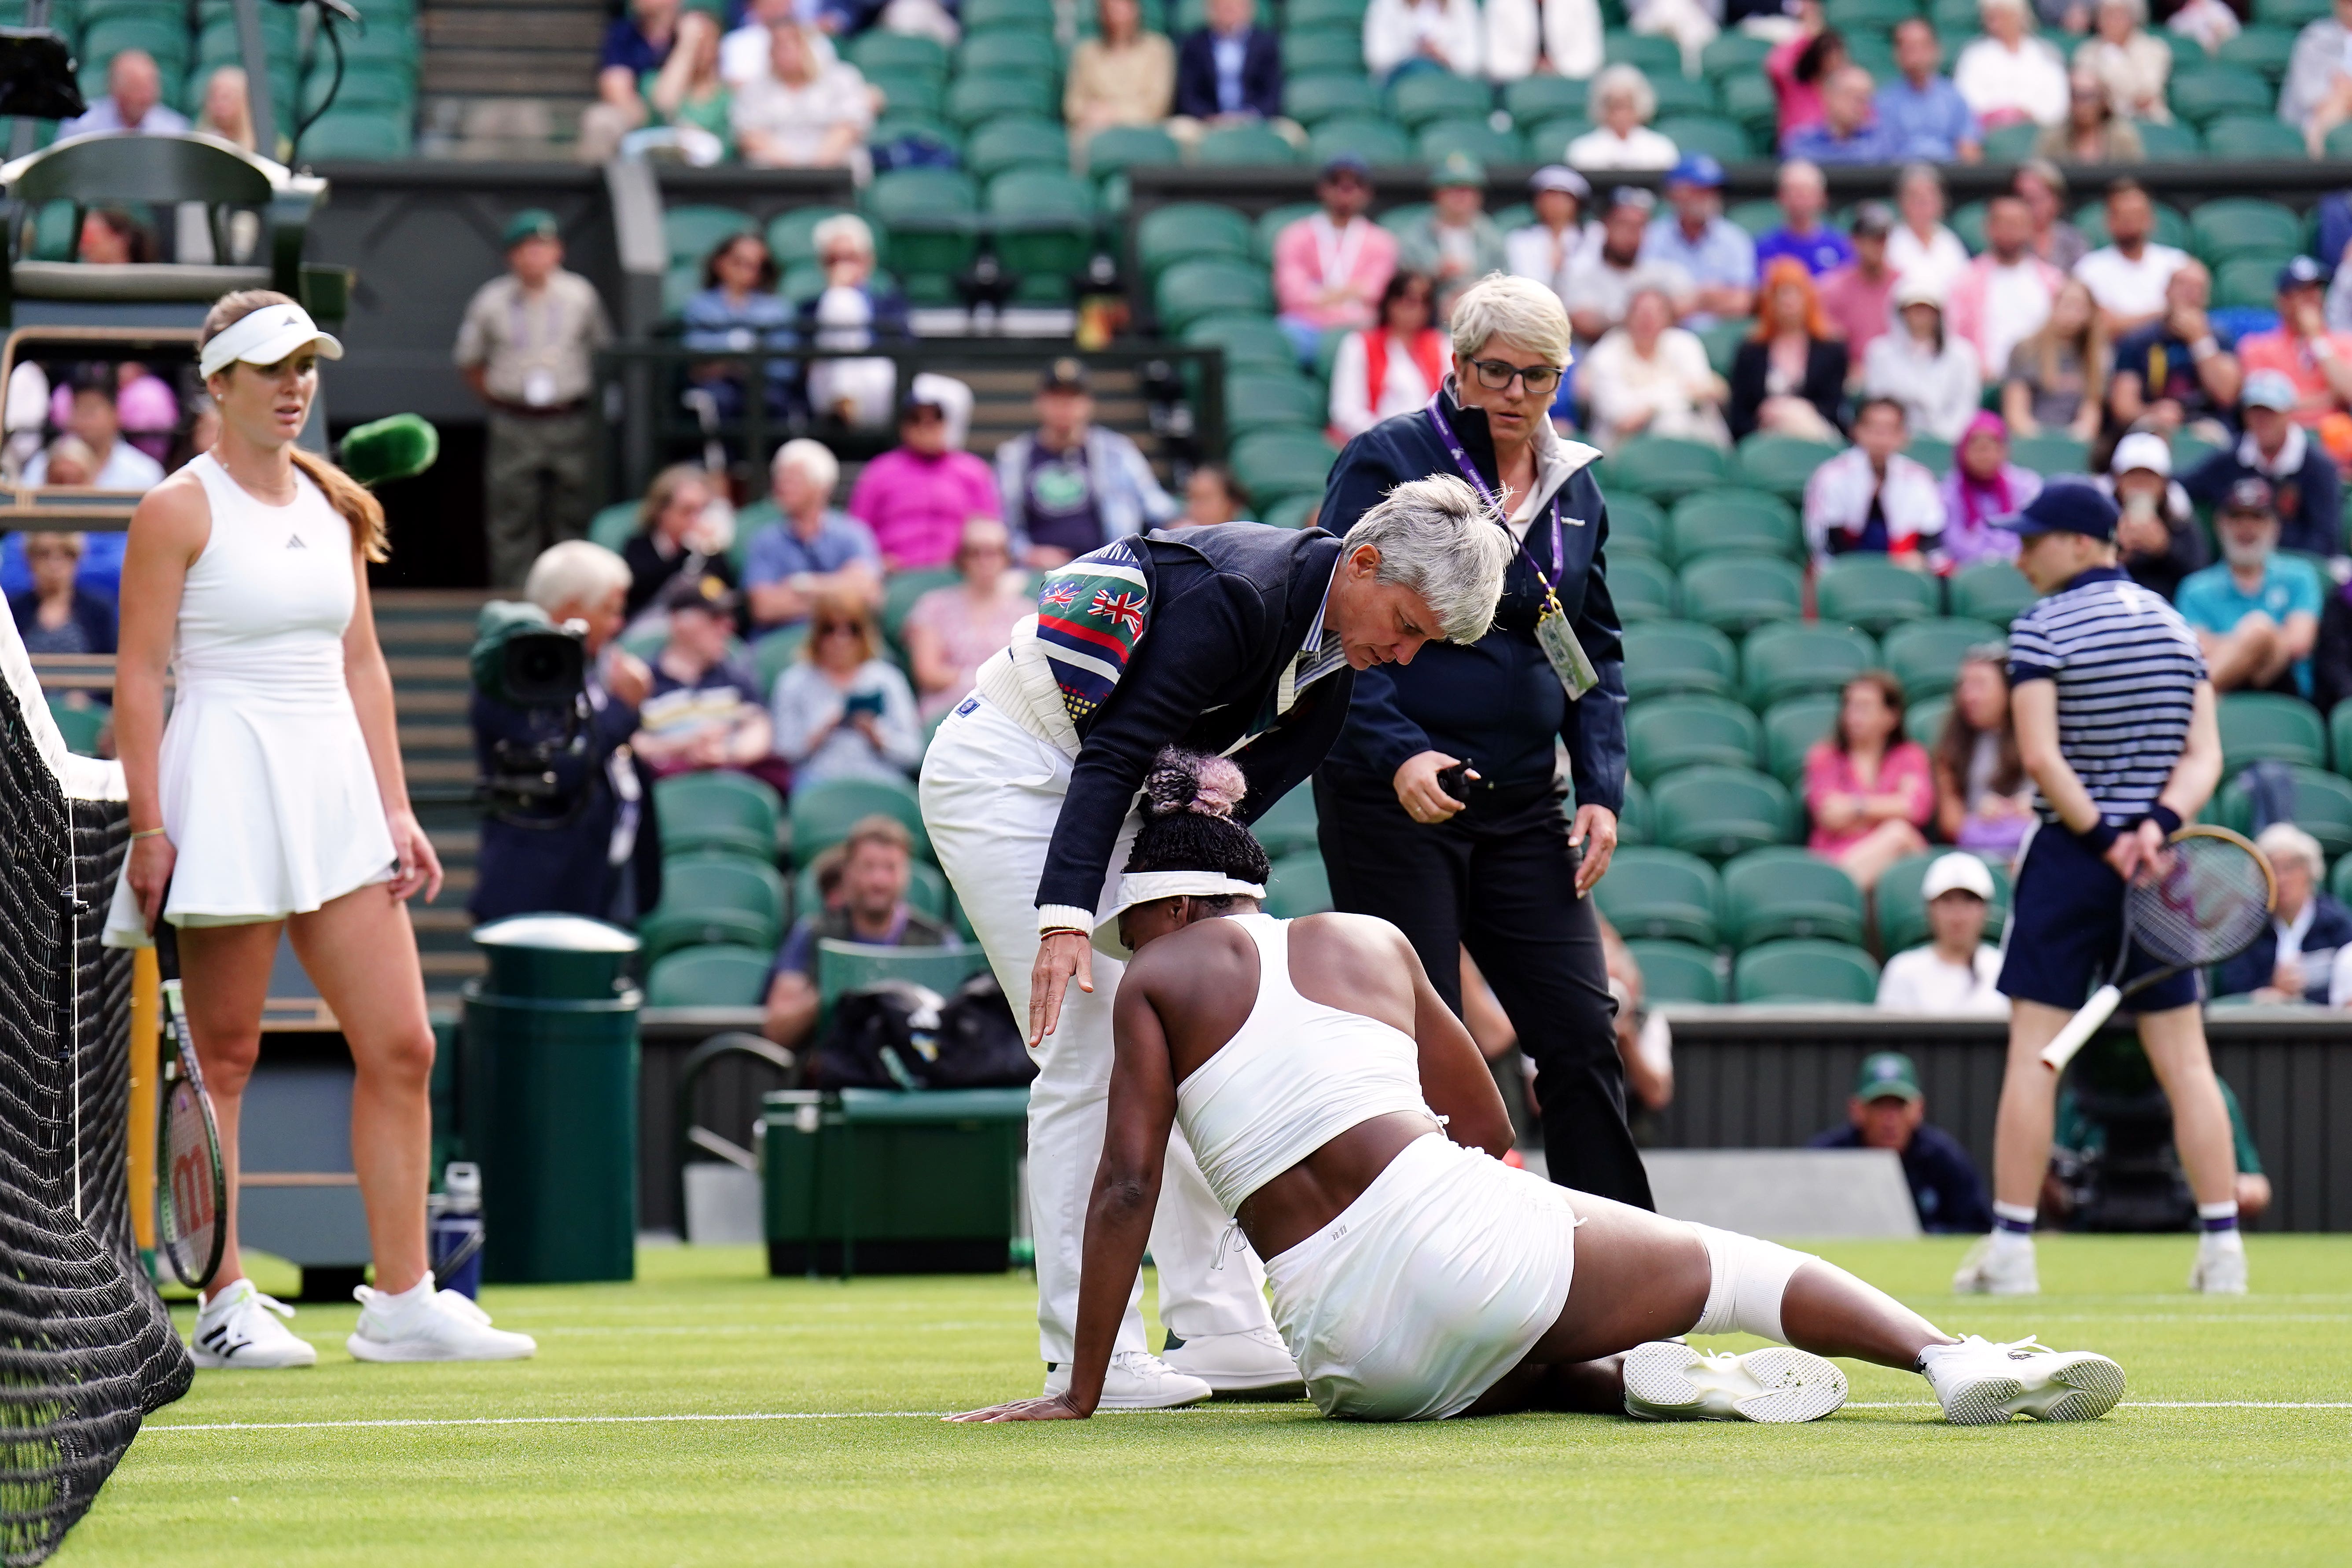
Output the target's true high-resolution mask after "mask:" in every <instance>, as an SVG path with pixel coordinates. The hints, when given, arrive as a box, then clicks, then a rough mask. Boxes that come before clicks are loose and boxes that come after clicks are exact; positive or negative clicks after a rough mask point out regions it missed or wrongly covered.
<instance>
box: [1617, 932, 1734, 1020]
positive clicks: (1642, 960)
mask: <svg viewBox="0 0 2352 1568" xmlns="http://www.w3.org/2000/svg"><path fill="white" fill-rule="evenodd" d="M1625 951H1626V952H1629V953H1631V954H1633V962H1634V963H1636V964H1638V965H1639V966H1640V967H1641V971H1642V1000H1643V1002H1644V1003H1645V1004H1647V1005H1651V1006H1656V1005H1659V1004H1660V1003H1672V1002H1688V1003H1700V1004H1705V1005H1709V1006H1712V1005H1715V1004H1716V1003H1717V1002H1720V1001H1722V1000H1723V981H1722V979H1721V977H1720V976H1718V975H1717V973H1716V972H1715V954H1713V953H1711V952H1707V951H1706V949H1705V948H1700V947H1693V946H1692V945H1691V944H1690V943H1688V942H1627V943H1626V944H1625Z"/></svg>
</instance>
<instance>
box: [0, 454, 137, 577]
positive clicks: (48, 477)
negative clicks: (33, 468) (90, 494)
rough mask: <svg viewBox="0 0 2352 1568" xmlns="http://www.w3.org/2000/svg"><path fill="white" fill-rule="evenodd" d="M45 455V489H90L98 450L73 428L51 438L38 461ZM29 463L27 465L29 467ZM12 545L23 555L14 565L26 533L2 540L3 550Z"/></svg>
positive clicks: (29, 480) (22, 547) (21, 550)
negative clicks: (93, 448)
mask: <svg viewBox="0 0 2352 1568" xmlns="http://www.w3.org/2000/svg"><path fill="white" fill-rule="evenodd" d="M45 458H46V459H47V462H46V464H45V466H44V468H43V470H42V473H41V478H40V484H41V487H42V488H43V489H89V488H90V487H91V484H92V481H94V480H95V479H97V478H98V454H97V453H95V452H93V451H91V450H90V449H89V442H87V441H85V440H83V439H82V438H81V437H79V436H77V435H75V434H74V433H73V432H72V431H70V430H68V431H67V432H66V433H65V434H64V435H62V436H60V437H58V438H57V439H56V440H54V441H52V442H50V443H49V444H48V446H47V447H45V448H44V449H43V450H41V451H39V452H37V453H35V454H34V461H35V462H41V461H42V460H43V459H45ZM29 466H30V465H27V467H28V468H29ZM25 482H26V484H28V485H29V484H31V483H32V482H33V481H32V480H31V479H26V481H25ZM12 545H13V546H14V553H16V555H17V557H18V558H19V559H18V561H16V562H11V563H10V564H11V565H12V566H13V565H16V564H19V563H21V558H22V554H23V549H24V536H23V535H22V534H11V535H10V536H9V538H8V540H6V541H0V550H9V549H10V548H11V546H12ZM84 545H85V553H86V552H87V545H88V540H87V539H86V538H85V540H84ZM116 565H117V567H118V568H119V567H120V566H121V563H120V562H119V561H118V562H117V563H116ZM27 580H28V581H29V579H27Z"/></svg>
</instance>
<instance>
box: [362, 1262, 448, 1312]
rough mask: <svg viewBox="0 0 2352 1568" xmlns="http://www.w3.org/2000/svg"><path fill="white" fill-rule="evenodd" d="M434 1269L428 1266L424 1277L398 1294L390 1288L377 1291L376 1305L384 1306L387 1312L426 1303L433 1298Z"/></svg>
mask: <svg viewBox="0 0 2352 1568" xmlns="http://www.w3.org/2000/svg"><path fill="white" fill-rule="evenodd" d="M433 1297H434V1289H433V1270H431V1269H430V1268H428V1269H426V1270H425V1277H424V1278H423V1279H419V1280H418V1281H417V1282H416V1283H415V1284H414V1285H411V1286H410V1287H409V1288H408V1289H405V1290H403V1291H401V1292H400V1293H399V1294H398V1295H394V1294H393V1293H392V1292H391V1291H389V1290H379V1291H377V1292H376V1293H375V1301H374V1305H376V1306H379V1307H382V1308H383V1310H385V1311H387V1312H404V1311H406V1310H408V1309H410V1308H411V1307H419V1306H422V1305H424V1304H425V1302H427V1301H430V1300H433Z"/></svg>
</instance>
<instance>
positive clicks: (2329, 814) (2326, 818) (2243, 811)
mask: <svg viewBox="0 0 2352 1568" xmlns="http://www.w3.org/2000/svg"><path fill="white" fill-rule="evenodd" d="M2288 771H2289V772H2290V773H2292V774H2293V775H2294V825H2295V826H2297V827H2300V828H2302V829H2303V830H2304V831H2305V833H2308V834H2310V835H2311V836H2312V837H2314V838H2316V839H2318V840H2319V847H2320V848H2321V849H2322V850H2324V851H2325V852H2326V855H2327V858H2329V859H2331V860H2332V859H2334V858H2336V856H2338V855H2342V854H2345V853H2346V852H2347V851H2352V780H2347V779H2345V778H2343V777H2341V776H2339V775H2337V774H2336V773H2321V772H2320V771H2319V770H2318V769H2316V768H2305V767H2295V766H2294V764H2292V763H2290V764H2288ZM2219 805H2220V810H2219V816H2220V817H2221V826H2224V827H2227V828H2230V829H2231V830H2233V831H2235V832H2238V833H2246V832H2247V831H2248V829H2250V828H2251V827H2252V826H2253V803H2252V797H2251V794H2250V791H2249V786H2248V784H2247V781H2246V780H2245V779H2244V778H2243V777H2242V776H2241V777H2239V778H2234V779H2231V781H2230V782H2229V783H2228V784H2224V785H2223V786H2222V788H2221V800H2220V803H2219Z"/></svg>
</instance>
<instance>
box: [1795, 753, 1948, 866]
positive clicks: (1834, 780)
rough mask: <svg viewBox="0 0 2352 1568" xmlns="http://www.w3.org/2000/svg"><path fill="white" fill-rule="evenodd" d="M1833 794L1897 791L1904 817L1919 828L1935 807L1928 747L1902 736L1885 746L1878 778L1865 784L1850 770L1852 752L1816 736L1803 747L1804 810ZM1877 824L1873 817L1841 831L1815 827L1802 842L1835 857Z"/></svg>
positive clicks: (1816, 808) (1813, 808)
mask: <svg viewBox="0 0 2352 1568" xmlns="http://www.w3.org/2000/svg"><path fill="white" fill-rule="evenodd" d="M1830 795H1901V796H1902V797H1903V816H1904V820H1906V822H1908V823H1910V824H1911V826H1914V827H1919V828H1924V827H1926V826H1927V819H1928V818H1929V817H1931V816H1934V815H1935V813H1936V784H1935V779H1934V777H1933V775H1932V774H1931V773H1929V772H1928V768H1927V748H1925V747H1924V746H1922V745H1920V744H1919V742H1916V741H1902V742H1896V743H1895V745H1893V746H1890V747H1888V748H1887V752H1886V757H1885V761H1883V762H1881V763H1879V764H1878V777H1877V779H1876V780H1875V781H1874V782H1872V783H1870V784H1864V783H1863V782H1862V780H1861V779H1859V778H1857V777H1855V776H1854V771H1853V758H1852V757H1851V756H1849V755H1847V754H1846V753H1845V752H1841V751H1839V750H1838V749H1837V747H1836V746H1835V745H1833V744H1832V743H1831V742H1827V741H1823V742H1820V743H1819V744H1817V745H1815V746H1814V747H1813V749H1812V750H1811V751H1810V752H1806V753H1805V813H1806V815H1807V816H1813V815H1816V814H1817V813H1818V812H1819V811H1820V809H1821V803H1822V800H1823V799H1824V798H1826V797H1828V796H1830ZM1877 826H1878V824H1877V823H1875V822H1865V823H1863V824H1862V825H1860V826H1856V827H1854V828H1853V829H1851V830H1850V831H1848V832H1844V833H1831V832H1828V831H1827V830H1825V829H1823V828H1820V827H1816V828H1814V829H1813V836H1812V837H1811V838H1808V839H1807V840H1806V841H1805V847H1807V848H1809V849H1811V851H1812V852H1813V853H1814V854H1816V855H1821V856H1826V857H1828V858H1831V859H1835V858H1837V857H1838V856H1840V855H1842V854H1843V853H1844V852H1845V851H1846V850H1848V849H1851V848H1852V847H1853V846H1855V845H1856V844H1859V843H1860V842H1862V840H1864V838H1867V837H1870V835H1871V834H1872V833H1873V832H1874V830H1875V829H1876V828H1877Z"/></svg>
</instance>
